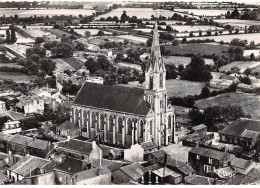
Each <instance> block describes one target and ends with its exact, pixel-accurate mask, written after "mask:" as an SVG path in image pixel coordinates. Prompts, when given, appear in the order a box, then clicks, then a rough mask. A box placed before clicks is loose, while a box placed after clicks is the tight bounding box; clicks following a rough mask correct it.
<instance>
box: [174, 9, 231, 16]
mask: <svg viewBox="0 0 260 188" xmlns="http://www.w3.org/2000/svg"><path fill="white" fill-rule="evenodd" d="M174 10H175V11H179V12H188V13H189V14H191V13H193V14H194V15H199V16H203V15H204V16H220V15H225V14H226V13H227V11H228V10H223V9H222V10H215V9H178V8H176V9H174Z"/></svg>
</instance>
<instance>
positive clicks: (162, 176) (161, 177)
mask: <svg viewBox="0 0 260 188" xmlns="http://www.w3.org/2000/svg"><path fill="white" fill-rule="evenodd" d="M152 174H155V176H157V177H158V182H159V184H160V183H162V182H167V183H170V184H174V185H176V184H180V183H182V181H183V175H182V174H180V173H178V172H175V171H173V170H170V169H169V168H167V167H163V168H159V169H156V170H153V171H152Z"/></svg>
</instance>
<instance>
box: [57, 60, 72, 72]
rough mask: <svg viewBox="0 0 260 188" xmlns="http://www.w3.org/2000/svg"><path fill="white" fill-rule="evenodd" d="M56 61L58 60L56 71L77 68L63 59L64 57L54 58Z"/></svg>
mask: <svg viewBox="0 0 260 188" xmlns="http://www.w3.org/2000/svg"><path fill="white" fill-rule="evenodd" d="M53 61H54V62H56V69H55V70H56V71H61V72H63V71H64V70H67V69H69V70H71V71H73V70H75V68H74V67H72V66H71V65H69V64H68V63H66V62H65V61H63V60H62V59H53Z"/></svg>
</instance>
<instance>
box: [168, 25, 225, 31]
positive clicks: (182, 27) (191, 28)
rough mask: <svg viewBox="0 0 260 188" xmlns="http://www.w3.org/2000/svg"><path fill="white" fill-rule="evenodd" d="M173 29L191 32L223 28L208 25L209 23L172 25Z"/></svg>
mask: <svg viewBox="0 0 260 188" xmlns="http://www.w3.org/2000/svg"><path fill="white" fill-rule="evenodd" d="M171 27H172V28H173V29H176V30H177V31H179V32H191V31H199V30H201V31H207V30H222V29H223V28H221V27H214V26H208V25H195V26H190V25H171Z"/></svg>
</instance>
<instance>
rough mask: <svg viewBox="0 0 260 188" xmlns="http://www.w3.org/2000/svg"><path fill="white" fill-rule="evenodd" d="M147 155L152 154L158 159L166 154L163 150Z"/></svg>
mask: <svg viewBox="0 0 260 188" xmlns="http://www.w3.org/2000/svg"><path fill="white" fill-rule="evenodd" d="M148 154H152V155H153V156H154V157H155V158H157V159H160V158H163V157H164V156H165V154H166V152H165V151H163V150H158V151H153V152H150V153H148Z"/></svg>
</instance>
